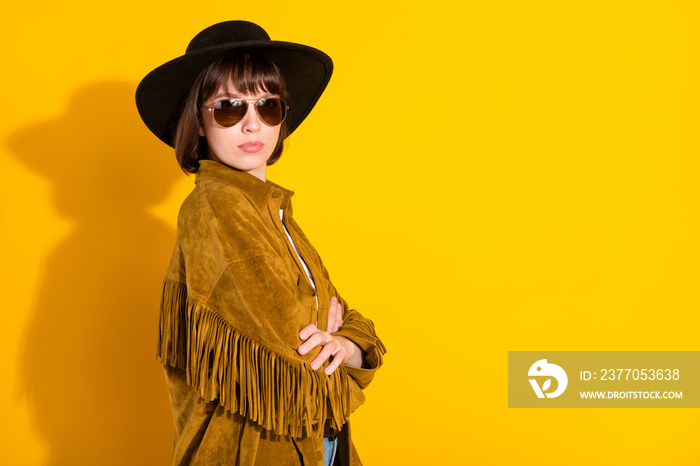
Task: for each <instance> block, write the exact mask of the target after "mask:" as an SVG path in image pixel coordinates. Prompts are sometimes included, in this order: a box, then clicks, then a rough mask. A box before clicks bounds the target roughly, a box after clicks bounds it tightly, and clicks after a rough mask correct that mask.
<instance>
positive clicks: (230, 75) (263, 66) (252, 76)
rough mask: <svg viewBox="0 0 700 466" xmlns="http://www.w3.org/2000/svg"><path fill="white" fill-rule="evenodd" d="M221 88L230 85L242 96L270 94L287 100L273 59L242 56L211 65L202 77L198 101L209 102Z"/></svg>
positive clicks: (282, 80)
mask: <svg viewBox="0 0 700 466" xmlns="http://www.w3.org/2000/svg"><path fill="white" fill-rule="evenodd" d="M222 86H227V87H229V88H230V86H233V88H234V89H235V90H236V91H238V92H240V93H242V94H257V93H260V92H269V93H271V94H277V95H278V96H280V97H281V98H282V99H284V100H286V101H288V100H289V96H288V95H287V91H286V89H285V85H284V77H283V76H282V72H281V71H280V69H279V68H278V67H277V65H275V64H274V62H273V61H272V60H270V59H268V58H266V57H262V56H258V55H250V54H248V53H245V54H240V55H234V56H231V57H226V58H222V59H220V60H217V61H215V62H214V63H212V64H211V65H210V66H209V68H208V69H207V71H206V73H205V75H204V79H203V82H202V93H201V98H202V99H203V100H208V99H210V98H211V97H212V96H213V95H214V94H215V93H216V92H217V91H218V90H219V89H220V88H221V87H222ZM201 103H203V102H200V104H201Z"/></svg>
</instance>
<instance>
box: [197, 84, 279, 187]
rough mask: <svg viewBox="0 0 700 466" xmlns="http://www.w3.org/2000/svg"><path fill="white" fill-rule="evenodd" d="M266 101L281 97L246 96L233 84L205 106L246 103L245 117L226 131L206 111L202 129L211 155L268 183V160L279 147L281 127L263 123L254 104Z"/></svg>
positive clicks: (268, 94)
mask: <svg viewBox="0 0 700 466" xmlns="http://www.w3.org/2000/svg"><path fill="white" fill-rule="evenodd" d="M266 97H278V96H276V95H275V94H271V93H269V92H266V91H258V92H257V93H255V94H243V93H241V92H239V91H237V90H236V89H235V87H233V84H229V85H228V86H227V87H226V86H224V85H222V86H220V87H219V90H218V91H217V92H216V93H215V94H214V95H213V96H212V97H211V98H209V99H207V100H206V101H205V102H204V105H205V106H207V107H210V108H213V107H214V104H215V103H216V102H218V101H220V100H223V99H243V100H246V101H247V103H248V111H247V112H246V114H245V117H243V119H242V120H241V121H239V122H238V123H236V124H235V125H234V126H231V127H230V128H222V127H221V126H219V125H218V124H217V123H216V121H215V120H214V113H213V112H211V111H209V110H206V109H202V121H203V124H202V126H200V128H199V134H200V136H204V137H206V138H207V144H208V145H209V154H210V156H211V158H212V159H214V160H218V161H219V162H221V163H225V164H226V165H229V166H231V167H233V168H236V169H238V170H243V171H246V172H248V173H250V174H251V175H254V176H257V177H258V178H260V179H261V180H263V181H265V173H266V168H267V159H269V158H270V156H271V155H272V151H273V150H274V149H275V146H276V145H277V139H278V138H279V134H280V128H281V125H277V126H268V125H266V124H265V123H263V122H262V121H261V120H260V117H259V116H258V114H257V112H256V111H255V108H254V101H256V100H258V99H264V98H266Z"/></svg>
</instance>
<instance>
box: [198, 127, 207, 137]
mask: <svg viewBox="0 0 700 466" xmlns="http://www.w3.org/2000/svg"><path fill="white" fill-rule="evenodd" d="M199 135H200V136H206V135H207V133H205V132H204V126H202V125H199Z"/></svg>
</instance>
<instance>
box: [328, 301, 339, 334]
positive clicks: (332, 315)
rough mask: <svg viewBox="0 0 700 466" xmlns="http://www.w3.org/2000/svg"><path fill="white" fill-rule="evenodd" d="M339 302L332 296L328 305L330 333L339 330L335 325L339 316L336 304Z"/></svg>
mask: <svg viewBox="0 0 700 466" xmlns="http://www.w3.org/2000/svg"><path fill="white" fill-rule="evenodd" d="M337 302H338V300H336V299H335V296H334V297H332V298H331V302H330V304H329V305H328V328H327V331H328V333H335V332H337V331H338V329H337V328H336V327H335V321H336V319H337V317H338V313H337V312H336V310H335V304H336V303H337Z"/></svg>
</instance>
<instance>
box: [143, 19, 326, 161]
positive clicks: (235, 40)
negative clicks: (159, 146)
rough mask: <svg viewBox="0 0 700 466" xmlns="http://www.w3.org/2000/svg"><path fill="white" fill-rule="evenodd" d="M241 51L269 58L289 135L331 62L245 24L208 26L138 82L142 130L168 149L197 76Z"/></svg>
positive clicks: (318, 91)
mask: <svg viewBox="0 0 700 466" xmlns="http://www.w3.org/2000/svg"><path fill="white" fill-rule="evenodd" d="M244 52H249V53H254V54H256V55H262V56H265V57H268V58H269V59H270V60H272V61H273V62H274V63H275V64H276V65H277V66H278V67H279V69H280V71H281V72H282V75H283V76H284V79H285V82H286V85H287V91H288V93H289V96H290V99H289V102H288V104H289V111H288V113H287V124H288V125H289V133H290V134H291V133H292V132H293V131H294V130H295V129H296V128H297V127H299V125H300V124H301V122H302V121H304V119H305V118H306V116H307V115H308V114H309V112H311V109H313V107H314V105H316V102H317V101H318V99H319V98H320V97H321V94H322V93H323V91H324V90H325V88H326V86H327V85H328V81H329V80H330V79H331V74H332V73H333V61H332V60H331V58H330V57H329V56H328V55H326V54H325V53H323V52H321V51H320V50H318V49H315V48H313V47H308V46H306V45H301V44H295V43H292V42H281V41H272V40H270V39H269V36H268V35H267V33H266V32H265V31H264V30H263V29H262V28H260V27H259V26H257V25H255V24H253V23H249V22H247V21H227V22H224V23H219V24H215V25H213V26H210V27H209V28H207V29H205V30H204V31H202V32H200V33H199V34H198V35H197V36H195V38H194V39H192V41H191V42H190V45H189V46H188V48H187V52H186V53H185V55H183V56H181V57H178V58H175V59H174V60H171V61H169V62H167V63H165V64H163V65H161V66H159V67H158V68H156V69H154V70H153V71H151V72H150V73H148V75H146V77H145V78H143V80H141V82H140V83H139V85H138V87H137V89H136V107H137V108H138V111H139V114H140V115H141V118H142V119H143V121H144V123H145V124H146V126H148V128H149V129H150V130H151V131H152V132H153V134H155V135H156V136H158V138H159V139H160V140H161V141H163V142H165V143H166V144H168V145H169V146H171V147H173V146H174V142H175V141H174V139H175V138H174V135H175V127H176V124H177V118H178V115H179V112H180V109H181V105H182V102H183V101H184V99H185V97H186V96H187V94H188V93H189V91H190V88H191V87H192V84H193V83H194V81H195V79H196V78H197V76H198V75H199V73H200V72H201V71H202V70H204V69H205V68H206V67H207V66H209V65H210V64H211V63H213V62H215V61H216V60H218V59H220V58H223V57H226V56H230V55H233V54H238V53H244Z"/></svg>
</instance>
